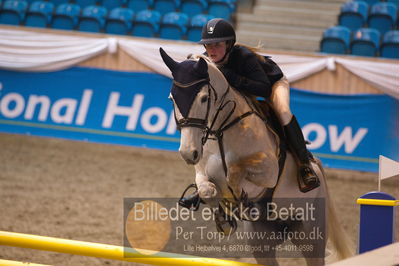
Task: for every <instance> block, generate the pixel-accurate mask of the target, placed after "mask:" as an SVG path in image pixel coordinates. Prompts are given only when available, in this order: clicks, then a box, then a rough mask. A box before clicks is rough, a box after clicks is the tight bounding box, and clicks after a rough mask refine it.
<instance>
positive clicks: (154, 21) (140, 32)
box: [132, 10, 161, 37]
mask: <svg viewBox="0 0 399 266" xmlns="http://www.w3.org/2000/svg"><path fill="white" fill-rule="evenodd" d="M160 23H161V13H159V12H158V11H155V10H142V11H140V12H138V13H137V14H136V17H135V19H134V21H133V29H132V35H133V36H138V37H155V36H156V35H157V34H158V32H159V26H160Z"/></svg>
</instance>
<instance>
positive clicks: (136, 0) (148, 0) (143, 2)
mask: <svg viewBox="0 0 399 266" xmlns="http://www.w3.org/2000/svg"><path fill="white" fill-rule="evenodd" d="M153 6H154V1H153V0H127V7H128V8H130V9H131V10H133V11H134V12H136V13H137V12H139V11H142V10H147V9H152V8H153Z"/></svg>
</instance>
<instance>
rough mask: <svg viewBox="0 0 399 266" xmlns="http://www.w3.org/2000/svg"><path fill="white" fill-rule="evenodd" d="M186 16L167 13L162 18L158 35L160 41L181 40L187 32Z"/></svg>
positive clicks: (178, 13)
mask: <svg viewBox="0 0 399 266" xmlns="http://www.w3.org/2000/svg"><path fill="white" fill-rule="evenodd" d="M187 26H188V16H187V15H186V14H184V13H180V12H169V13H167V14H165V15H164V16H163V18H162V23H161V27H160V31H159V35H160V37H161V38H162V39H169V40H181V39H183V37H184V35H185V34H186V32H187Z"/></svg>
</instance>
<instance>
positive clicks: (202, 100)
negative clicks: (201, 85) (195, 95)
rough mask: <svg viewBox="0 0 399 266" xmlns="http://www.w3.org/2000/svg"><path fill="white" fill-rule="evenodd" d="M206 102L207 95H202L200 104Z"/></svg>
mask: <svg viewBox="0 0 399 266" xmlns="http://www.w3.org/2000/svg"><path fill="white" fill-rule="evenodd" d="M206 101H208V95H204V96H202V97H201V103H204V102H206Z"/></svg>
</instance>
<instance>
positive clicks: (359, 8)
mask: <svg viewBox="0 0 399 266" xmlns="http://www.w3.org/2000/svg"><path fill="white" fill-rule="evenodd" d="M368 10H369V6H368V4H366V2H363V1H359V2H346V3H344V4H343V5H342V6H341V12H340V14H339V17H338V24H339V25H341V26H345V27H347V28H349V29H350V30H351V31H355V30H357V29H360V28H362V27H363V26H364V24H365V23H366V21H367V15H368Z"/></svg>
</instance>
